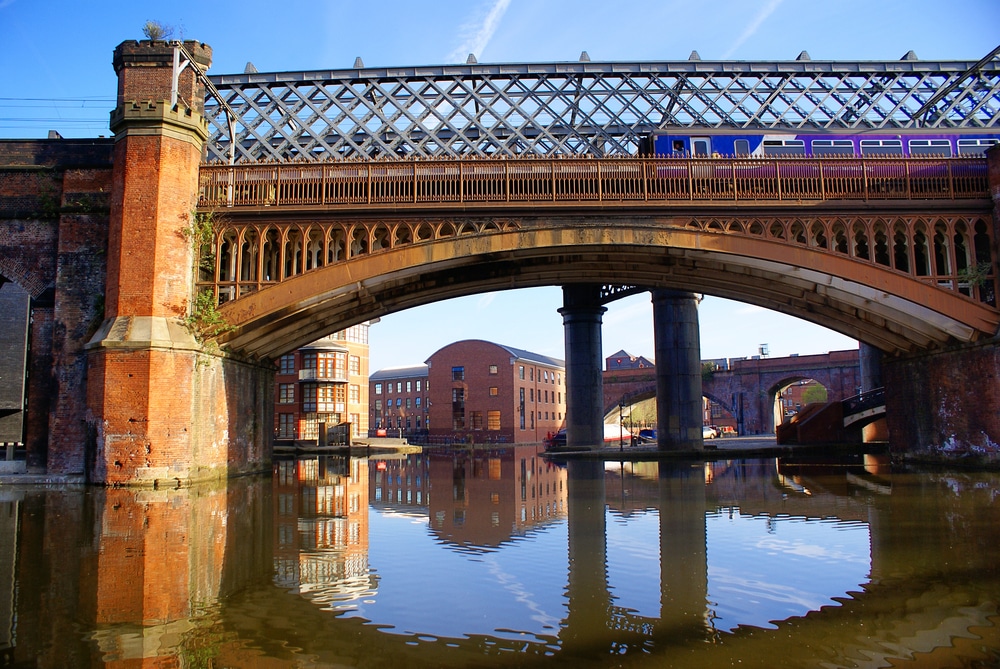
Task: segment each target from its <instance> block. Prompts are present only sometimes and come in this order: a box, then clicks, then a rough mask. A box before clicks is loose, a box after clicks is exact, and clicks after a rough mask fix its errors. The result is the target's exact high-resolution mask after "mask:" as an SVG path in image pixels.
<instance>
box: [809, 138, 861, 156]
mask: <svg viewBox="0 0 1000 669" xmlns="http://www.w3.org/2000/svg"><path fill="white" fill-rule="evenodd" d="M812 152H813V155H814V156H853V155H854V140H851V139H814V140H813V141H812Z"/></svg>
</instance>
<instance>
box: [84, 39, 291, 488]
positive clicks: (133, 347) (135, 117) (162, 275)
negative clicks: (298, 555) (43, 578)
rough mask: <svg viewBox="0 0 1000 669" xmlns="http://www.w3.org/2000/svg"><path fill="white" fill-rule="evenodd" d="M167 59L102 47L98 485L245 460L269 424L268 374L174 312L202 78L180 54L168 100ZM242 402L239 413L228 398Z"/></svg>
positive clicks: (141, 45)
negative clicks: (113, 89)
mask: <svg viewBox="0 0 1000 669" xmlns="http://www.w3.org/2000/svg"><path fill="white" fill-rule="evenodd" d="M184 47H185V48H186V50H187V51H188V52H189V53H190V54H191V55H192V56H193V58H194V60H195V61H197V62H198V64H199V65H200V66H201V67H203V68H204V67H207V66H208V65H209V64H210V62H211V49H210V48H209V47H207V46H206V45H204V44H198V43H196V42H185V43H184ZM178 61H179V59H178V58H177V47H176V46H175V43H166V42H155V41H144V42H124V43H122V44H121V45H119V47H118V48H117V49H116V50H115V56H114V66H115V70H116V72H117V73H118V107H117V108H116V109H115V110H114V111H113V112H112V114H111V129H112V130H113V131H114V133H115V150H114V172H113V184H112V196H111V212H110V230H109V235H108V265H107V296H106V311H105V321H104V323H103V324H102V326H101V328H100V330H99V331H98V332H97V334H96V335H95V336H94V338H93V339H92V340H91V342H90V344H88V348H89V351H90V353H89V359H88V371H89V379H88V406H89V408H90V414H91V419H92V421H93V424H94V439H95V440H96V441H95V443H94V446H93V463H92V466H91V467H90V473H91V478H92V480H94V481H95V482H99V483H104V484H109V485H157V484H159V483H163V484H168V485H169V484H174V483H177V482H187V481H193V480H199V479H208V478H218V477H223V476H225V475H227V474H230V473H233V469H237V470H240V469H247V468H249V469H253V468H255V467H254V465H255V464H256V465H257V466H259V465H260V464H261V461H262V459H263V444H264V438H263V435H265V434H268V433H269V430H266V429H265V428H264V426H263V425H261V424H260V422H259V421H261V420H266V418H267V416H268V415H269V403H268V402H267V398H268V397H269V393H267V392H262V391H263V390H264V388H263V386H266V383H267V379H268V378H271V377H269V376H268V373H267V372H265V371H264V370H260V373H255V372H254V371H251V370H253V369H259V368H253V367H252V366H246V365H243V366H242V367H245V368H246V369H242V370H241V369H240V368H241V365H240V364H239V363H237V362H235V361H232V360H228V359H225V358H223V357H221V356H219V355H217V354H216V355H209V354H208V353H206V351H205V350H204V349H203V348H202V346H201V344H200V343H199V342H198V341H197V340H196V338H195V337H194V336H193V335H192V333H191V332H190V330H189V329H188V328H187V327H186V326H185V322H184V318H185V317H186V316H187V314H188V313H189V309H190V304H191V301H192V298H193V296H194V273H193V266H194V252H193V248H192V242H191V240H190V238H189V237H190V235H189V234H187V230H189V229H190V227H191V224H192V213H193V211H194V208H195V205H196V201H197V199H196V198H197V192H198V168H199V165H200V162H201V157H202V149H203V146H204V141H205V139H206V138H207V136H208V132H207V124H206V122H205V119H204V118H203V116H202V111H203V106H204V87H203V85H202V84H201V83H200V82H199V81H198V79H197V77H196V76H195V72H194V71H193V67H192V66H191V65H189V66H188V67H187V68H186V69H183V70H181V71H180V74H179V76H178V77H177V83H176V91H177V100H178V102H177V105H176V106H171V104H170V99H171V95H172V92H173V91H172V88H173V86H174V83H173V73H174V70H175V67H176V64H177V63H178ZM238 378H243V380H244V381H245V382H246V387H245V392H246V394H245V395H244V396H242V397H234V396H233V395H232V394H231V393H236V392H238V391H237V388H235V387H233V386H232V385H231V384H232V383H233V382H234V381H235V380H236V379H238ZM240 390H244V389H240ZM247 398H249V399H247ZM246 401H249V402H250V403H251V406H252V410H246V411H245V410H243V409H240V408H239V407H240V406H241V405H240V404H239V403H240V402H246ZM242 420H246V421H247V422H248V423H249V425H250V427H249V428H248V429H250V431H251V432H252V433H253V434H252V435H251V438H250V440H249V443H247V444H241V449H240V450H241V451H242V452H240V453H234V452H233V450H234V447H235V446H236V445H237V443H239V439H237V438H236V434H235V433H236V432H239V431H240V430H244V429H247V428H244V427H243V426H242V425H240V428H239V430H237V429H236V424H235V423H236V422H237V421H242ZM265 425H267V424H266V423H265ZM247 449H248V450H249V451H250V452H251V453H250V455H249V456H248V454H247Z"/></svg>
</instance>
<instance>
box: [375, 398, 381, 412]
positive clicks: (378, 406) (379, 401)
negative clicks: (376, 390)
mask: <svg viewBox="0 0 1000 669" xmlns="http://www.w3.org/2000/svg"><path fill="white" fill-rule="evenodd" d="M381 410H382V400H375V411H381Z"/></svg>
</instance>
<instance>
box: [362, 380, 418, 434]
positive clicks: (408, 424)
mask: <svg viewBox="0 0 1000 669" xmlns="http://www.w3.org/2000/svg"><path fill="white" fill-rule="evenodd" d="M427 393H428V388H427V365H416V366H414V367H392V368H387V369H380V370H379V371H377V372H375V373H374V374H372V375H371V376H370V377H369V378H368V396H369V399H370V402H369V408H368V425H369V430H370V431H372V432H373V433H372V434H369V436H404V435H405V436H412V435H418V434H424V433H426V431H427V413H428V404H429V402H428V401H427ZM382 430H384V431H385V432H384V433H383V432H382Z"/></svg>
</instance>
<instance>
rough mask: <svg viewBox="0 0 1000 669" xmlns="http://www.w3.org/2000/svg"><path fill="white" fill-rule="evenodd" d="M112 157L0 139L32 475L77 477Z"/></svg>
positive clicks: (6, 250)
mask: <svg viewBox="0 0 1000 669" xmlns="http://www.w3.org/2000/svg"><path fill="white" fill-rule="evenodd" d="M111 149H112V140H110V139H91V140H3V141H0V275H2V276H3V277H4V278H6V279H7V280H9V281H12V282H14V283H16V284H18V285H19V286H20V287H21V288H23V289H24V290H25V291H27V292H28V294H29V295H30V296H31V298H32V299H31V318H32V324H31V331H30V349H31V358H30V359H29V361H28V379H29V381H28V389H27V416H26V421H25V433H26V437H25V444H26V450H27V461H28V466H29V467H30V468H32V469H35V470H39V469H45V468H48V469H49V471H51V472H59V473H79V472H82V471H83V444H84V442H85V439H86V436H85V435H86V407H85V385H86V357H85V355H84V352H83V347H84V345H85V344H86V341H87V338H88V336H89V335H90V334H93V332H94V331H95V330H96V327H97V325H98V324H99V323H100V321H101V319H102V318H103V310H104V277H105V260H106V251H107V235H108V197H109V193H110V185H111ZM2 318H3V315H0V319H2ZM50 435H52V436H50Z"/></svg>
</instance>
